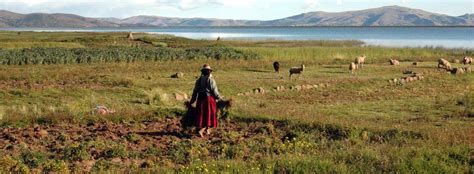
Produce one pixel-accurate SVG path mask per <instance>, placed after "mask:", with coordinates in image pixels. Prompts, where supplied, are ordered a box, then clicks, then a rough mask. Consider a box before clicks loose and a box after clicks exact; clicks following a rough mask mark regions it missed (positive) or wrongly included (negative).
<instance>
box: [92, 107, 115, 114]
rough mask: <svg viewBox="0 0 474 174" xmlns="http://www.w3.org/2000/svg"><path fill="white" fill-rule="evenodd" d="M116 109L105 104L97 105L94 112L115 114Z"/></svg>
mask: <svg viewBox="0 0 474 174" xmlns="http://www.w3.org/2000/svg"><path fill="white" fill-rule="evenodd" d="M114 113H115V111H114V110H111V109H109V108H107V107H105V106H103V105H97V106H96V107H95V108H94V109H93V110H92V114H98V115H109V114H114Z"/></svg>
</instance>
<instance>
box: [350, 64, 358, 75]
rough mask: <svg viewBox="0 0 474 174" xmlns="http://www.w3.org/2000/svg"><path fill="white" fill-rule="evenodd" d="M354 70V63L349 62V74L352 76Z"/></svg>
mask: <svg viewBox="0 0 474 174" xmlns="http://www.w3.org/2000/svg"><path fill="white" fill-rule="evenodd" d="M356 69H357V66H356V64H355V63H354V62H351V64H350V65H349V74H353V73H354V71H355V70H356Z"/></svg>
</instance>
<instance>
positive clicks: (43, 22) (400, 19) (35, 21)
mask: <svg viewBox="0 0 474 174" xmlns="http://www.w3.org/2000/svg"><path fill="white" fill-rule="evenodd" d="M171 26H176V27H177V26H180V27H184V26H186V27H205V26H474V14H466V15H462V16H449V15H443V14H436V13H431V12H427V11H423V10H419V9H411V8H406V7H400V6H385V7H380V8H373V9H367V10H359V11H347V12H337V13H329V12H322V11H318V12H309V13H303V14H300V15H296V16H291V17H287V18H283V19H276V20H269V21H259V20H232V19H212V18H173V17H160V16H133V17H129V18H125V19H119V18H88V17H82V16H78V15H73V14H62V13H55V14H45V13H31V14H19V13H14V12H9V11H5V10H0V28H9V27H14V28H20V27H21V28H90V27H171Z"/></svg>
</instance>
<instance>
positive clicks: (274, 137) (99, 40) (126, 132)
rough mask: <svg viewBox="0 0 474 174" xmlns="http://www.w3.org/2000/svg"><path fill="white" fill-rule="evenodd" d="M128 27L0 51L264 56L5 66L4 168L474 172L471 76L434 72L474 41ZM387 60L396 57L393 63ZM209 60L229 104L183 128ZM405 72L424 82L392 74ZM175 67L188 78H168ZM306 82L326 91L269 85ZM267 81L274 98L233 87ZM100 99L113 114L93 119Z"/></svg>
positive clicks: (13, 41)
mask: <svg viewBox="0 0 474 174" xmlns="http://www.w3.org/2000/svg"><path fill="white" fill-rule="evenodd" d="M38 36H41V37H38ZM126 36H127V34H126V33H93V34H84V33H34V32H21V33H20V34H19V33H17V32H0V40H1V41H2V44H1V45H0V46H1V47H2V48H3V49H2V50H0V52H2V53H3V54H4V55H5V54H6V53H5V52H8V51H13V52H15V51H18V52H21V51H30V50H28V49H24V48H30V47H38V43H47V44H44V45H45V46H44V47H51V49H53V50H52V52H54V53H57V52H67V51H70V50H67V49H76V48H79V49H85V51H86V52H88V51H91V50H93V49H105V50H107V48H109V47H120V50H125V51H124V52H127V51H129V50H128V48H130V49H135V48H134V47H141V48H145V49H156V47H166V49H170V50H171V52H173V54H176V55H179V54H184V53H183V52H182V51H183V50H180V49H187V48H201V49H199V50H198V51H196V52H197V53H196V55H198V54H200V53H199V52H200V51H202V52H205V53H203V54H204V55H209V54H208V53H206V52H215V49H208V47H216V46H219V47H226V48H230V49H232V50H230V51H225V54H230V55H238V54H239V52H238V51H242V52H243V54H247V53H249V54H250V53H251V54H256V55H258V57H252V58H247V59H246V58H232V59H228V58H225V57H218V59H219V60H216V57H213V58H202V57H197V58H193V59H188V58H176V59H174V60H167V59H164V60H157V61H154V60H150V61H149V60H146V58H143V60H140V58H139V57H137V60H136V61H127V60H126V59H124V60H123V61H120V62H115V61H110V62H109V61H101V60H99V59H95V58H96V57H100V56H99V55H100V54H102V52H94V51H91V52H92V53H90V52H88V53H90V56H91V60H92V59H93V60H97V61H92V62H91V63H80V64H77V63H67V64H49V65H47V64H36V65H32V64H28V65H25V64H22V65H18V64H13V65H0V98H1V100H0V119H1V121H0V127H1V131H0V149H2V150H1V151H0V156H1V157H2V158H1V159H0V166H1V167H0V168H1V170H5V171H121V172H136V171H160V172H176V171H186V172H206V171H208V172H212V171H228V172H266V173H271V172H281V173H286V172H341V173H351V172H363V173H372V172H401V173H406V172H428V173H430V172H436V173H439V172H441V173H442V172H447V173H459V172H460V173H469V172H473V167H472V166H473V164H474V154H473V150H474V149H473V143H474V136H473V135H474V129H473V127H474V122H473V121H474V120H473V119H474V118H473V115H472V114H473V112H474V111H473V108H474V101H473V100H474V92H473V89H474V75H473V74H472V73H471V74H461V75H452V74H449V73H447V72H446V71H442V70H438V69H437V68H436V66H437V63H436V61H437V60H438V59H439V58H441V57H443V58H445V59H447V60H449V61H451V60H452V59H461V58H462V57H463V56H466V55H467V56H471V57H472V56H473V55H472V50H461V49H459V50H457V49H442V48H381V47H362V46H360V44H361V43H359V42H357V41H340V42H334V41H305V42H290V41H260V42H250V41H245V42H244V41H219V42H215V41H196V40H188V39H184V38H175V37H170V36H151V35H140V34H137V35H136V36H135V38H138V39H136V40H127V39H126ZM40 45H41V44H40ZM202 48H204V49H202ZM160 49H161V48H160ZM175 49H176V50H178V51H176V52H174V51H175ZM234 49H235V50H237V52H234V51H233V50H234ZM209 50H210V51H209ZM36 51H38V54H39V55H41V54H43V53H45V52H42V51H41V50H36ZM49 51H51V50H49ZM81 51H84V50H79V51H77V52H81ZM132 52H133V51H132ZM16 53H17V52H15V54H16ZM48 53H50V52H48ZM81 53H82V52H81ZM234 53H235V54H234ZM8 54H10V53H8ZM170 54H171V53H170ZM185 54H186V55H189V54H188V53H185ZM219 54H220V53H219ZM362 54H365V55H366V56H367V60H366V61H367V62H366V63H367V65H366V66H364V68H363V69H358V70H357V71H356V72H355V74H354V75H352V76H351V75H349V70H348V66H349V63H350V62H351V61H353V60H354V58H355V57H356V56H359V55H362ZM16 55H20V53H18V54H16ZM86 55H87V54H86ZM210 55H216V54H214V53H211V54H210ZM0 56H1V55H0ZM48 56H49V55H43V56H42V60H48V59H43V58H44V57H48ZM145 57H146V55H145ZM178 57H179V56H178ZM237 57H238V56H237ZM390 58H395V59H398V60H400V61H401V64H400V65H399V66H391V65H389V63H388V60H389V59H390ZM32 59H34V58H32ZM11 60H14V59H11ZM1 61H2V62H5V61H4V60H1ZM28 61H29V60H28ZM273 61H279V62H280V63H281V72H280V74H277V73H274V72H273V67H272V63H273ZM414 61H417V62H419V65H418V66H413V65H412V62H414ZM16 62H22V60H19V61H16ZM33 62H34V61H33ZM204 63H210V64H211V66H212V67H213V68H214V69H215V72H214V77H215V79H216V81H217V83H218V86H219V89H220V91H221V93H222V94H223V95H224V97H225V98H233V99H234V100H235V105H234V106H233V108H232V109H231V110H230V111H229V114H230V115H229V118H228V119H226V120H224V119H223V120H221V121H220V126H219V128H218V129H216V130H215V131H214V132H213V134H212V136H209V137H206V138H198V137H197V136H195V135H194V134H193V133H192V131H190V130H183V129H182V128H181V126H180V122H179V120H180V118H181V117H182V116H183V115H184V114H185V109H184V106H183V104H182V103H183V101H176V100H175V99H174V98H173V96H172V94H174V93H177V92H184V93H188V94H189V93H191V91H192V88H193V85H194V81H195V79H196V77H197V76H198V75H199V68H200V67H201V66H202V64H204ZM4 64H6V63H4ZM301 64H305V65H306V69H305V70H304V72H303V74H302V75H300V76H298V75H296V76H295V77H294V78H292V79H290V78H289V77H288V75H289V74H288V72H287V71H288V69H289V68H290V67H292V66H299V65H301ZM452 65H453V66H454V67H467V66H470V67H471V68H474V66H473V65H461V64H457V63H452ZM407 70H409V71H413V72H417V73H423V76H424V79H423V80H419V81H414V82H410V83H406V84H396V83H390V82H389V80H391V79H394V78H400V77H404V76H406V75H404V74H403V72H404V71H407ZM177 72H182V73H183V74H184V76H183V77H182V78H171V75H172V74H175V73H177ZM305 84H316V85H319V87H318V88H313V89H309V90H300V91H299V90H285V91H281V92H273V91H272V89H273V88H274V87H278V86H285V87H286V88H289V87H290V86H296V85H305ZM320 84H323V85H320ZM321 86H322V87H321ZM259 87H261V88H264V89H265V91H266V93H265V94H252V95H248V96H238V95H237V94H239V93H243V92H247V91H252V90H253V89H255V88H259ZM99 104H100V105H105V106H107V107H109V108H112V109H114V110H115V111H116V113H115V114H112V115H105V116H101V115H95V114H92V113H91V111H92V109H93V108H94V107H95V106H96V105H99Z"/></svg>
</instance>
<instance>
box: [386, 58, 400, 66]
mask: <svg viewBox="0 0 474 174" xmlns="http://www.w3.org/2000/svg"><path fill="white" fill-rule="evenodd" d="M389 62H390V65H400V62H399V61H398V60H396V59H390V61H389Z"/></svg>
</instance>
